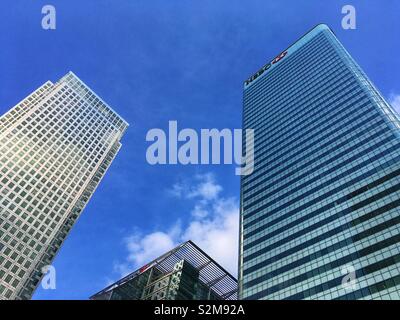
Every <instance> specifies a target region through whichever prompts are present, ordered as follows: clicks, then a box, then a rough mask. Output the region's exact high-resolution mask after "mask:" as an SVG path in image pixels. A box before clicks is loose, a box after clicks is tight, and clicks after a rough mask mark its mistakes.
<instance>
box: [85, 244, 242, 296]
mask: <svg viewBox="0 0 400 320" xmlns="http://www.w3.org/2000/svg"><path fill="white" fill-rule="evenodd" d="M91 299H92V300H236V299H237V281H236V279H235V278H234V277H233V276H232V275H230V274H229V273H228V272H227V271H225V269H223V268H222V267H221V266H220V265H218V264H217V263H216V262H215V261H214V260H213V259H211V258H210V257H209V256H208V255H207V254H206V253H205V252H204V251H203V250H201V249H200V248H199V247H198V246H197V245H196V244H194V243H193V242H192V241H187V242H185V243H183V244H181V245H179V246H177V247H176V248H174V249H172V250H171V251H169V252H167V253H165V254H163V255H162V256H161V257H159V258H157V259H155V260H154V261H152V262H150V263H148V264H146V265H145V266H143V267H141V268H140V269H138V270H136V271H135V272H133V273H131V274H129V275H128V276H126V277H124V278H123V279H121V280H119V281H118V282H116V283H114V284H112V285H110V286H109V287H107V288H105V289H104V290H102V291H100V292H99V293H97V294H95V295H93V296H92V297H91Z"/></svg>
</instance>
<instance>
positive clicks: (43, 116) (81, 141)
mask: <svg viewBox="0 0 400 320" xmlns="http://www.w3.org/2000/svg"><path fill="white" fill-rule="evenodd" d="M0 122H1V124H2V125H1V129H0V243H1V246H0V298H2V299H29V298H30V297H31V296H32V294H33V291H34V290H35V288H36V286H37V285H38V283H39V281H40V279H41V277H42V268H43V267H44V266H45V265H49V264H51V261H52V260H53V258H54V256H55V254H56V253H57V251H58V250H59V248H60V246H61V244H62V242H63V241H64V239H65V237H66V236H67V234H68V232H69V231H70V229H71V228H72V226H73V224H74V222H75V221H76V219H77V218H78V217H79V215H80V213H81V211H82V210H83V208H84V207H85V205H86V203H87V202H88V201H89V199H90V197H91V195H92V194H93V192H94V191H95V188H96V186H97V185H98V184H99V182H100V180H101V178H102V177H103V176H104V174H105V172H106V170H107V168H108V167H109V166H110V164H111V162H112V160H113V159H114V157H115V155H116V154H117V152H118V150H119V148H120V146H121V145H120V142H119V141H120V139H121V137H122V135H123V134H124V132H125V130H126V128H127V123H126V122H125V121H124V120H123V119H122V118H121V117H119V116H118V115H117V114H116V113H115V112H114V111H113V110H112V109H111V108H109V107H108V106H107V105H106V104H105V103H104V102H103V101H102V100H101V99H100V98H98V97H97V96H96V95H95V94H94V93H93V92H92V91H91V90H90V89H89V88H88V87H87V86H86V85H85V84H84V83H83V82H82V81H80V80H79V79H78V78H77V77H76V76H75V75H74V74H73V73H68V74H67V75H66V76H65V77H63V78H62V79H60V81H58V82H57V83H56V84H52V83H51V82H47V83H46V84H45V85H43V86H42V87H40V88H39V89H38V90H37V91H35V92H34V93H33V94H31V95H30V96H29V97H28V98H26V99H25V100H23V101H22V102H21V103H20V104H18V105H17V106H15V107H14V108H13V109H11V110H10V111H9V112H7V113H6V114H5V115H4V116H2V117H1V118H0Z"/></svg>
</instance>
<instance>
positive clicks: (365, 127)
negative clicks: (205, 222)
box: [239, 25, 400, 299]
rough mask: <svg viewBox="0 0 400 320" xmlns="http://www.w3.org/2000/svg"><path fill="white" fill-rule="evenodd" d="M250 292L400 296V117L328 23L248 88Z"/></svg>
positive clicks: (242, 283)
mask: <svg viewBox="0 0 400 320" xmlns="http://www.w3.org/2000/svg"><path fill="white" fill-rule="evenodd" d="M243 123H244V128H250V129H254V130H255V146H254V147H255V150H254V151H255V170H254V172H253V173H252V174H251V175H249V176H243V177H242V180H241V214H240V219H241V225H240V259H239V260H240V261H239V296H240V298H241V299H400V246H399V241H400V224H399V223H400V152H399V151H400V118H399V115H398V114H397V113H396V112H395V111H394V110H393V109H392V107H391V106H390V105H389V104H388V103H387V102H386V101H385V99H384V98H383V97H382V95H381V94H380V93H379V92H378V90H377V89H376V88H375V87H374V85H373V84H372V83H371V81H370V80H369V79H368V77H367V76H366V75H365V73H364V72H363V71H362V70H361V68H360V67H359V66H358V65H357V63H356V62H355V61H354V60H353V59H352V57H351V56H350V55H349V53H348V52H347V51H346V50H345V49H344V47H343V46H342V44H341V43H340V42H339V41H338V39H337V38H336V36H335V35H334V33H333V32H332V31H331V30H330V29H329V27H327V26H326V25H318V26H316V27H315V28H314V29H312V30H311V31H309V32H308V33H307V34H305V35H304V36H303V37H302V38H301V39H300V40H298V41H297V42H296V43H294V44H293V45H292V46H290V47H289V48H288V49H286V50H285V51H283V52H282V53H281V54H279V55H278V56H277V57H276V58H275V59H274V60H272V61H271V63H268V64H266V65H265V66H264V67H263V68H261V69H260V70H259V71H258V72H257V73H256V74H254V75H253V76H252V77H250V78H249V79H248V80H246V81H245V83H244V111H243Z"/></svg>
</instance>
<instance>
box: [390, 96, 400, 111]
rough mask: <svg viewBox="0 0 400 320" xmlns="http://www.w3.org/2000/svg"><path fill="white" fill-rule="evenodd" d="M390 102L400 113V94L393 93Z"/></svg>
mask: <svg viewBox="0 0 400 320" xmlns="http://www.w3.org/2000/svg"><path fill="white" fill-rule="evenodd" d="M389 102H390V104H391V105H392V107H393V108H394V109H395V110H396V111H397V112H398V113H400V94H394V93H392V94H391V95H390V97H389Z"/></svg>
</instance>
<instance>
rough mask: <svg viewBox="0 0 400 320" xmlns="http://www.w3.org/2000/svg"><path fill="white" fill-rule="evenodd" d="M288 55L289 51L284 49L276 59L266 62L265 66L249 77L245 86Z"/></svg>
mask: <svg viewBox="0 0 400 320" xmlns="http://www.w3.org/2000/svg"><path fill="white" fill-rule="evenodd" d="M286 55H287V51H283V52H282V53H281V54H279V55H278V56H277V57H276V58H275V59H274V60H272V61H271V62H270V63H268V64H266V65H265V66H263V67H262V68H261V69H260V70H258V71H257V72H256V73H255V74H254V75H252V76H251V77H250V78H249V79H247V80H246V81H245V82H244V84H245V86H248V85H249V84H250V83H252V82H253V81H254V80H256V79H257V78H258V77H259V76H261V75H262V74H263V73H264V72H265V71H267V70H268V69H269V68H271V67H272V65H274V64H276V63H278V62H279V61H281V60H282V59H283V58H284V57H285V56H286Z"/></svg>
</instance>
